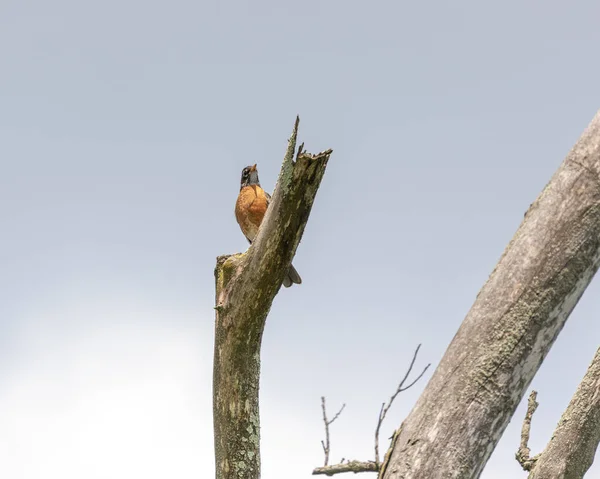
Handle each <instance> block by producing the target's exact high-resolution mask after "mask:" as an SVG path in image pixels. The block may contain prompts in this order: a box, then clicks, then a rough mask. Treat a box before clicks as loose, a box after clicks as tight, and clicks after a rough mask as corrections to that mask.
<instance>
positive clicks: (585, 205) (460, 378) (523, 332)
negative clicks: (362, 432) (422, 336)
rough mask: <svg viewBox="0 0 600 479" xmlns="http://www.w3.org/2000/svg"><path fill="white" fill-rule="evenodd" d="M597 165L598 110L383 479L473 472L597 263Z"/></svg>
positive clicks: (503, 262) (509, 253)
mask: <svg viewBox="0 0 600 479" xmlns="http://www.w3.org/2000/svg"><path fill="white" fill-rule="evenodd" d="M599 173H600V113H599V114H597V115H596V117H595V118H594V119H593V120H592V122H591V124H590V125H589V126H588V128H587V129H586V130H585V132H584V133H583V135H582V136H581V138H580V139H579V141H578V142H577V143H576V145H575V146H574V147H573V149H572V150H571V152H570V153H569V154H568V156H567V158H566V159H565V161H564V162H563V164H562V165H561V166H560V168H559V169H558V171H557V172H556V173H555V174H554V176H553V177H552V179H551V180H550V182H549V183H548V185H547V186H546V187H545V188H544V190H543V191H542V193H541V194H540V196H539V197H538V198H537V199H536V201H535V202H534V203H533V204H532V205H531V207H530V208H529V211H528V212H527V213H526V216H525V218H524V220H523V222H522V224H521V225H520V227H519V228H518V230H517V232H516V234H515V236H514V237H513V239H512V240H511V242H510V243H509V245H508V246H507V248H506V250H505V252H504V254H503V255H502V257H501V259H500V261H499V263H498V264H497V266H496V268H495V269H494V271H493V272H492V274H491V276H490V277H489V279H488V281H487V282H486V284H485V285H484V286H483V288H482V289H481V291H480V292H479V294H478V296H477V298H476V300H475V303H474V305H473V307H472V308H471V310H470V311H469V313H468V314H467V316H466V318H465V320H464V321H463V323H462V325H461V327H460V329H459V331H458V332H457V334H456V336H455V337H454V339H453V340H452V342H451V344H450V346H449V347H448V349H447V351H446V353H445V355H444V357H443V358H442V360H441V362H440V364H439V366H438V368H437V370H436V371H435V373H434V375H433V376H432V378H431V380H430V381H429V383H428V385H427V387H426V388H425V391H424V392H423V394H422V395H421V397H420V398H419V400H418V401H417V404H416V405H415V407H414V408H413V410H412V411H411V413H410V415H409V416H408V417H407V418H406V420H405V421H404V423H403V428H402V430H401V432H400V435H399V437H398V439H397V440H396V444H395V447H394V450H393V451H392V456H391V459H390V463H389V465H388V468H387V469H386V471H385V473H384V475H383V477H384V478H385V479H400V478H403V479H409V478H410V479H435V478H461V479H466V478H475V477H478V476H479V475H480V473H481V471H482V470H483V468H484V466H485V464H486V462H487V460H488V458H489V456H490V455H491V453H492V451H493V450H494V448H495V446H496V444H497V443H498V440H499V439H500V437H501V436H502V434H503V432H504V429H505V428H506V425H507V424H508V422H509V420H510V418H511V417H512V415H513V414H514V411H515V409H516V407H517V405H518V404H519V402H520V401H521V398H522V397H523V394H524V392H525V390H526V388H527V386H528V385H529V383H530V382H531V380H532V379H533V377H534V375H535V373H536V372H537V370H538V368H539V366H540V364H541V363H542V361H543V360H544V357H545V356H546V354H547V353H548V351H549V349H550V347H551V346H552V344H553V343H554V340H555V339H556V337H557V335H558V334H559V332H560V331H561V329H562V327H563V326H564V324H565V321H566V320H567V318H568V317H569V314H570V313H571V311H572V310H573V308H574V307H575V305H576V304H577V302H578V300H579V298H580V297H581V295H582V294H583V292H584V291H585V289H586V287H587V285H588V284H589V283H590V281H591V280H592V277H593V276H594V274H595V273H596V271H597V269H598V266H599V265H600V180H599V178H600V174H599ZM507 194H508V193H507ZM457 274H460V272H459V271H457Z"/></svg>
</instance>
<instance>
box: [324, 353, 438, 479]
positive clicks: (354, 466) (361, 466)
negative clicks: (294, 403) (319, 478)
mask: <svg viewBox="0 0 600 479" xmlns="http://www.w3.org/2000/svg"><path fill="white" fill-rule="evenodd" d="M420 349H421V345H420V344H419V345H418V346H417V348H416V349H415V352H414V353H413V357H412V360H411V362H410V366H409V367H408V369H407V371H406V373H405V374H404V377H403V378H402V381H400V384H399V385H398V387H397V388H396V391H394V394H392V396H391V397H390V400H389V401H388V402H387V404H386V403H383V404H382V405H381V409H380V411H379V416H378V418H377V427H376V428H375V461H349V462H344V460H343V459H342V460H341V461H340V463H339V464H333V465H328V463H329V450H330V443H329V425H330V424H331V423H332V422H333V421H335V420H336V419H337V418H338V417H339V415H340V414H341V413H342V411H343V410H344V407H346V404H344V405H343V406H342V408H341V409H340V410H339V412H338V413H337V414H336V415H335V416H334V418H333V419H331V420H328V419H327V411H326V408H325V398H324V397H321V409H322V410H323V422H324V423H325V441H321V445H322V446H323V452H324V453H325V466H324V467H317V468H315V469H313V475H315V476H316V475H319V474H325V475H327V476H333V475H335V474H341V473H345V472H354V473H358V472H380V471H383V470H385V467H386V461H387V460H388V459H389V455H390V452H391V451H390V450H388V452H387V453H386V456H385V458H384V463H383V464H382V463H381V462H380V461H379V431H380V429H381V424H382V423H383V420H384V419H385V416H386V415H387V413H388V411H389V410H390V408H391V407H392V404H393V403H394V400H395V399H396V397H397V396H398V394H400V393H401V392H403V391H406V390H407V389H410V388H411V387H413V386H414V385H415V384H416V383H417V382H418V381H419V379H421V378H422V377H423V375H424V374H425V372H426V371H427V370H428V369H429V366H431V364H427V365H426V366H425V367H424V368H423V370H422V371H421V372H420V373H419V374H418V376H417V377H416V378H415V379H413V380H412V381H411V382H410V383H408V384H406V381H407V380H408V377H409V376H410V373H411V372H412V370H413V367H414V366H415V361H416V360H417V356H418V355H419V350H420ZM405 384H406V385H405ZM397 434H398V431H395V432H394V435H393V436H392V437H391V438H390V439H392V445H393V444H394V440H395V438H396V436H397ZM391 448H392V446H390V449H391Z"/></svg>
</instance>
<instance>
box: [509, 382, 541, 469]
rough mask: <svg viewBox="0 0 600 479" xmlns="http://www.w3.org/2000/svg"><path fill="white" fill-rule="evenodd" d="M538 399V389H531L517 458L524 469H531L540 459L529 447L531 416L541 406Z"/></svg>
mask: <svg viewBox="0 0 600 479" xmlns="http://www.w3.org/2000/svg"><path fill="white" fill-rule="evenodd" d="M536 399H537V391H531V394H530V395H529V400H528V401H527V412H526V413H525V419H523V427H522V428H521V444H520V446H519V449H518V450H517V453H516V454H515V458H516V459H517V461H519V464H521V467H522V468H523V470H524V471H531V469H532V467H533V466H534V465H535V462H536V461H537V459H538V456H539V455H538V456H534V457H530V454H531V450H530V449H529V446H528V443H529V433H530V431H531V418H532V417H533V413H534V412H535V410H536V409H537V407H538V406H539V404H538V402H537V401H536Z"/></svg>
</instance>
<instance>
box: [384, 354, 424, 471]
mask: <svg viewBox="0 0 600 479" xmlns="http://www.w3.org/2000/svg"><path fill="white" fill-rule="evenodd" d="M419 349H421V345H420V344H419V345H418V346H417V349H415V352H414V354H413V357H412V361H411V362H410V366H409V367H408V370H407V371H406V374H405V375H404V377H403V378H402V381H400V384H399V385H398V388H397V389H396V392H395V393H394V394H392V397H391V398H390V400H389V401H388V403H387V404H386V403H382V404H381V410H380V411H379V419H378V421H377V427H376V428H375V463H376V464H377V465H378V466H379V464H380V463H379V429H380V428H381V424H382V423H383V420H384V419H385V416H386V414H387V412H388V411H389V410H390V407H392V403H393V402H394V399H396V396H398V394H400V393H401V392H402V391H406V390H407V389H409V388H411V387H413V386H414V385H415V384H416V383H417V381H418V380H419V379H421V378H422V377H423V374H425V372H426V371H427V370H428V369H429V366H431V363H430V364H428V365H427V366H425V367H424V368H423V371H421V374H419V375H418V376H417V377H416V378H415V380H414V381H412V382H411V383H410V384H409V385H408V386H406V387H405V386H404V383H405V382H406V380H407V379H408V376H409V375H410V373H411V372H412V369H413V366H414V365H415V361H416V360H417V356H418V354H419Z"/></svg>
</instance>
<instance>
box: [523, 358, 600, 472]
mask: <svg viewBox="0 0 600 479" xmlns="http://www.w3.org/2000/svg"><path fill="white" fill-rule="evenodd" d="M599 442H600V349H598V350H597V351H596V355H595V356H594V359H593V360H592V363H591V364H590V367H589V368H588V370H587V373H586V374H585V376H584V378H583V380H582V381H581V383H579V387H578V388H577V391H576V392H575V394H574V395H573V398H572V399H571V402H570V403H569V406H568V407H567V409H566V411H565V412H564V413H563V415H562V417H561V418H560V421H559V423H558V426H557V427H556V429H555V430H554V434H553V435H552V439H550V442H549V443H548V445H547V446H546V449H544V452H542V453H541V454H540V455H539V456H537V457H536V460H535V465H534V467H533V469H532V470H531V473H530V474H529V479H581V478H582V477H584V476H585V473H586V472H587V470H588V469H589V468H590V466H591V465H592V463H593V462H594V456H595V455H596V449H597V447H598V443H599Z"/></svg>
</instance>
